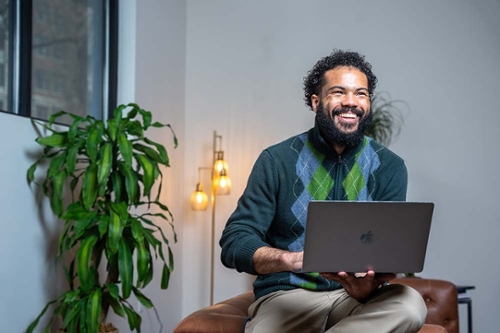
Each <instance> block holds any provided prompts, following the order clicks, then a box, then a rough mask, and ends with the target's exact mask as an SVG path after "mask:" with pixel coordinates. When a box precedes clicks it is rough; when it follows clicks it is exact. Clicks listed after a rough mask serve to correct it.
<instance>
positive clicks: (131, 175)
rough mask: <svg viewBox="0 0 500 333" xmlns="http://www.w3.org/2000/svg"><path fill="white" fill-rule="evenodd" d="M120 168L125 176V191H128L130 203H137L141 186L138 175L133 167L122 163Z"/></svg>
mask: <svg viewBox="0 0 500 333" xmlns="http://www.w3.org/2000/svg"><path fill="white" fill-rule="evenodd" d="M119 168H120V171H121V173H122V174H123V176H124V177H125V189H126V190H127V195H128V198H129V202H131V203H135V202H136V201H137V197H138V194H139V185H138V183H137V182H138V178H137V174H136V173H135V172H134V170H132V168H131V167H129V166H127V165H125V164H123V163H120V164H119Z"/></svg>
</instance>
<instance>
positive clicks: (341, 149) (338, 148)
mask: <svg viewBox="0 0 500 333" xmlns="http://www.w3.org/2000/svg"><path fill="white" fill-rule="evenodd" d="M331 146H332V147H333V149H334V150H335V152H336V153H337V155H339V156H340V155H342V153H343V152H344V150H345V146H341V145H339V144H337V143H332V144H331Z"/></svg>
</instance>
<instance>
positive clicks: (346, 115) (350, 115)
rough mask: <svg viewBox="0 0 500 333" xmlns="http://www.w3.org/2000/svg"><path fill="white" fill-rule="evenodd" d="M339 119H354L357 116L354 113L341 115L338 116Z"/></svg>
mask: <svg viewBox="0 0 500 333" xmlns="http://www.w3.org/2000/svg"><path fill="white" fill-rule="evenodd" d="M339 116H340V117H342V118H353V119H354V118H356V117H357V116H356V115H355V114H354V113H341V114H339Z"/></svg>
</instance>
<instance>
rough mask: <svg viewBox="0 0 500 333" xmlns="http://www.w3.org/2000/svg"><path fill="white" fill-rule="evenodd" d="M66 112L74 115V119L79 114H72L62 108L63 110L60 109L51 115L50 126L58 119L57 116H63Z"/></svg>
mask: <svg viewBox="0 0 500 333" xmlns="http://www.w3.org/2000/svg"><path fill="white" fill-rule="evenodd" d="M65 114H67V115H69V116H70V117H71V116H72V117H73V119H74V117H77V116H75V115H72V114H70V113H68V112H66V111H62V110H61V111H59V112H56V113H54V114H52V115H51V116H50V117H49V122H48V126H52V124H53V123H54V121H56V119H57V118H59V117H61V116H63V115H65Z"/></svg>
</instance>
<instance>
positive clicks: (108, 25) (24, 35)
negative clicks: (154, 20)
mask: <svg viewBox="0 0 500 333" xmlns="http://www.w3.org/2000/svg"><path fill="white" fill-rule="evenodd" d="M95 1H97V3H101V1H102V0H95ZM118 3H119V0H107V1H102V5H103V9H104V20H103V21H104V25H105V34H104V36H103V37H102V38H103V47H104V49H105V56H104V62H103V66H102V74H103V80H102V89H101V91H99V92H98V93H97V94H98V95H100V100H98V101H93V103H99V104H100V105H102V118H109V117H112V115H113V110H114V109H115V108H116V106H117V92H118V12H119V11H118ZM33 14H34V13H33V0H11V2H10V4H9V37H8V38H9V47H8V52H9V59H8V64H7V66H8V68H9V70H8V75H7V77H6V80H7V81H8V86H9V87H10V89H9V91H8V92H7V94H8V96H9V98H7V100H8V103H7V107H6V109H5V112H7V113H10V114H16V115H20V116H24V117H30V118H34V119H37V118H36V117H32V116H31V108H32V106H33V105H32V99H33V96H32V92H33V90H32V87H33V86H32V84H33V80H35V79H36V78H35V77H34V74H33V73H32V69H33V67H32V59H33V47H32V45H33V31H32V30H33ZM87 114H88V113H87ZM91 115H92V116H94V117H96V115H95V114H91ZM97 118H101V116H100V115H99V116H98V117H97ZM40 120H44V121H45V120H47V119H40Z"/></svg>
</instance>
